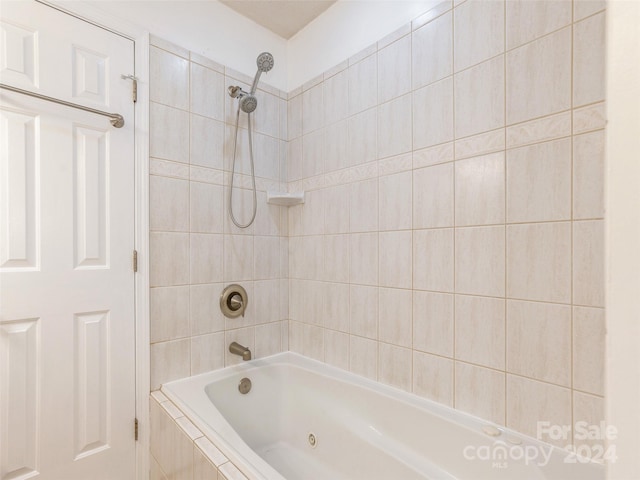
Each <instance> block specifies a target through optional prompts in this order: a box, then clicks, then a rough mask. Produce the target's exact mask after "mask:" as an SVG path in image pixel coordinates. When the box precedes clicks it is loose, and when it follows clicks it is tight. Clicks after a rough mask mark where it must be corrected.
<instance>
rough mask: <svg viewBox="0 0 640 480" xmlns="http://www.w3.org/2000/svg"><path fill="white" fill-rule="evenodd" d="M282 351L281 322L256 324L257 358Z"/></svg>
mask: <svg viewBox="0 0 640 480" xmlns="http://www.w3.org/2000/svg"><path fill="white" fill-rule="evenodd" d="M281 351H282V346H281V335H280V323H279V322H272V323H267V324H264V325H256V351H255V358H263V357H267V356H269V355H274V354H276V353H280V352H281Z"/></svg>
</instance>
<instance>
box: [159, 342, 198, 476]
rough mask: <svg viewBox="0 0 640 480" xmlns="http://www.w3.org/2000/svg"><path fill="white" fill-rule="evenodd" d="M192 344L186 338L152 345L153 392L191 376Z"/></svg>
mask: <svg viewBox="0 0 640 480" xmlns="http://www.w3.org/2000/svg"><path fill="white" fill-rule="evenodd" d="M190 343H191V342H190V340H189V339H188V338H185V339H182V340H173V341H170V342H161V343H154V344H153V345H151V390H157V389H158V388H160V386H161V385H162V384H163V383H166V382H170V381H171V380H177V379H178V378H183V377H188V376H189V375H190V365H189V364H190V362H191V352H190V350H191V345H190ZM167 474H169V472H167Z"/></svg>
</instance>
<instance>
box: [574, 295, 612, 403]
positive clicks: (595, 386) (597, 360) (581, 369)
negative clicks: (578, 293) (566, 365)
mask: <svg viewBox="0 0 640 480" xmlns="http://www.w3.org/2000/svg"><path fill="white" fill-rule="evenodd" d="M605 334H606V328H605V312H604V310H603V309H600V308H588V307H573V388H575V389H577V390H582V391H585V392H589V393H593V394H596V395H604V375H605V374H604V363H605Z"/></svg>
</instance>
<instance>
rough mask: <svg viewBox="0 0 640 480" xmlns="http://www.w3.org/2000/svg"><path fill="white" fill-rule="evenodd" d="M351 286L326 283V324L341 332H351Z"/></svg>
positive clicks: (324, 315)
mask: <svg viewBox="0 0 640 480" xmlns="http://www.w3.org/2000/svg"><path fill="white" fill-rule="evenodd" d="M349 297H350V293H349V286H348V285H345V284H343V283H329V284H327V285H326V298H325V301H324V314H323V317H324V326H325V328H330V329H332V330H338V331H340V332H349V312H350V303H351V302H350V298H349Z"/></svg>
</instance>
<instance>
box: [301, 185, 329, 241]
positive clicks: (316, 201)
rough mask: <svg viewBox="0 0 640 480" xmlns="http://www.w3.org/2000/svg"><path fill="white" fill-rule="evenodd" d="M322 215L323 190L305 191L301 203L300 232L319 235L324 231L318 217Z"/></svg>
mask: <svg viewBox="0 0 640 480" xmlns="http://www.w3.org/2000/svg"><path fill="white" fill-rule="evenodd" d="M323 216H324V190H314V191H312V192H305V201H304V204H303V205H302V233H303V234H304V235H319V234H321V233H324V231H323V225H322V222H319V221H318V219H320V218H322V217H323Z"/></svg>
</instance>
